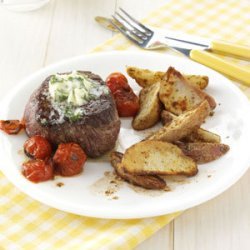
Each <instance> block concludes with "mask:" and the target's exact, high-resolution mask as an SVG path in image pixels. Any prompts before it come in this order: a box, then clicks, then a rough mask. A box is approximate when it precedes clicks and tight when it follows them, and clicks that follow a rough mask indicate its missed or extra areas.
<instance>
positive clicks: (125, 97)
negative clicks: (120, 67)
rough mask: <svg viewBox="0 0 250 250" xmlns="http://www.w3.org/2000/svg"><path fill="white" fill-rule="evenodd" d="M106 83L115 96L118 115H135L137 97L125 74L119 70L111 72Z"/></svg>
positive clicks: (137, 108) (137, 105) (137, 102)
mask: <svg viewBox="0 0 250 250" xmlns="http://www.w3.org/2000/svg"><path fill="white" fill-rule="evenodd" d="M106 84H107V86H108V87H109V89H110V91H111V92H112V94H113V96H114V98H115V102H116V108H117V111H118V114H119V116H121V117H128V116H135V115H136V113H137V112H138V110H139V99H138V97H137V96H136V95H135V93H134V92H133V90H132V89H131V87H130V86H129V84H128V80H127V78H126V76H124V75H123V74H121V73H119V72H115V73H112V74H110V75H109V76H108V78H107V80H106Z"/></svg>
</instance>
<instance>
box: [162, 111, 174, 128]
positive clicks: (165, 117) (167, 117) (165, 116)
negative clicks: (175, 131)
mask: <svg viewBox="0 0 250 250" xmlns="http://www.w3.org/2000/svg"><path fill="white" fill-rule="evenodd" d="M176 117H177V116H175V115H173V114H172V113H170V112H169V111H167V110H162V111H161V123H162V125H163V126H166V127H167V126H168V125H169V124H170V123H171V122H172V121H173V119H175V118H176Z"/></svg>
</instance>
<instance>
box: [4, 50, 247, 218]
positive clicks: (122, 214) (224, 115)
mask: <svg viewBox="0 0 250 250" xmlns="http://www.w3.org/2000/svg"><path fill="white" fill-rule="evenodd" d="M126 65H134V66H138V67H143V68H149V69H153V70H166V69H167V68H168V66H170V65H172V66H174V67H176V68H177V69H178V70H180V71H182V72H185V73H189V74H201V75H202V74H204V75H208V76H209V79H210V83H209V86H208V88H207V92H208V93H209V94H210V95H212V96H213V97H214V98H215V99H216V101H217V103H218V106H217V108H216V110H215V115H214V116H212V117H209V118H208V119H207V122H206V123H205V124H204V127H205V128H207V129H209V130H211V131H213V132H215V133H218V134H219V135H221V138H222V142H224V143H226V144H228V145H230V147H231V149H230V151H229V152H228V153H227V154H226V155H225V156H223V157H222V158H220V159H219V160H216V161H214V162H211V163H209V164H204V165H201V166H199V173H198V175H197V176H195V177H192V178H187V179H186V181H178V180H174V181H173V180H169V185H170V187H171V188H172V191H170V192H159V191H150V192H141V191H140V190H138V189H134V188H131V186H129V185H128V184H123V185H121V186H120V188H117V187H115V185H114V184H112V183H106V184H107V185H109V186H110V187H111V189H116V192H115V193H114V194H111V195H110V196H107V195H104V194H103V193H104V192H105V189H107V185H106V184H105V185H106V186H105V185H104V184H103V182H105V181H106V182H108V179H107V177H106V179H105V178H103V176H104V172H105V171H112V168H111V166H110V164H109V162H108V158H107V156H106V157H105V156H104V157H102V158H101V159H98V160H88V162H87V163H86V165H85V170H84V172H83V173H82V174H80V175H78V176H75V177H70V178H63V177H59V178H56V179H55V180H53V181H47V182H43V183H39V184H33V183H32V182H29V181H28V180H26V179H25V178H24V177H23V176H22V174H21V167H20V166H21V164H22V162H23V160H24V155H22V154H20V149H22V145H23V143H24V141H25V139H26V136H25V135H24V134H20V135H18V136H8V135H6V134H4V133H2V132H1V133H0V139H1V140H0V151H1V165H2V166H3V169H2V171H3V172H4V174H5V175H6V176H7V178H8V179H9V180H10V181H11V182H12V183H13V184H14V185H16V186H17V187H18V188H19V189H20V190H22V191H23V192H24V193H26V194H28V195H29V196H31V197H33V198H34V199H36V200H38V201H40V202H42V203H45V204H47V205H49V206H52V207H55V208H57V209H60V210H64V211H67V212H71V213H75V214H80V215H85V216H92V217H100V218H121V219H128V218H141V217H149V216H157V215H162V214H167V213H171V212H175V211H180V210H184V209H187V208H190V207H193V206H195V205H198V204H201V203H202V202H205V201H207V200H209V199H211V198H213V197H215V196H217V195H219V194H220V193H222V192H223V191H225V190H226V189H227V188H229V187H230V186H231V185H233V184H234V183H235V182H236V181H237V180H238V179H239V178H240V177H241V176H242V175H243V174H244V172H245V171H246V170H247V169H248V166H249V165H250V154H249V152H248V151H249V149H248V145H249V141H250V133H249V130H250V129H249V128H250V108H249V103H248V100H247V98H246V97H245V96H244V95H243V94H242V93H241V92H240V90H239V89H238V88H237V87H235V86H234V85H233V84H232V83H231V82H230V81H229V80H228V79H226V78H225V77H223V76H222V75H220V74H218V73H216V72H214V71H213V70H211V69H208V68H206V67H204V66H202V65H199V64H197V63H194V62H192V61H190V60H187V59H182V58H177V57H173V56H169V55H164V54H159V53H149V52H147V53H139V52H136V53H135V52H111V53H101V54H100V53H99V54H91V55H86V56H80V57H76V58H72V59H69V60H66V61H63V62H60V63H58V64H55V65H51V66H49V67H46V68H44V69H42V70H40V71H38V72H37V73H35V74H33V75H32V76H30V77H29V78H27V79H26V80H24V81H22V82H21V83H18V84H17V85H16V86H17V87H16V89H15V91H13V92H12V93H11V94H10V95H9V96H7V97H6V98H5V100H4V101H3V102H2V104H1V113H0V119H17V118H21V117H22V114H23V110H24V106H25V104H26V102H27V100H28V98H29V96H30V94H31V93H32V92H33V91H34V89H35V88H36V87H38V86H39V85H40V84H41V82H42V81H43V80H44V79H45V77H47V76H48V75H49V74H51V73H56V72H64V71H69V70H73V69H81V70H91V71H93V72H95V73H97V74H100V75H101V76H102V77H103V78H104V79H105V78H106V77H107V75H108V74H109V73H111V72H114V71H120V72H123V73H125V66H126ZM130 84H131V85H132V87H133V88H134V89H135V90H137V91H138V90H139V88H138V86H136V84H134V83H133V81H132V80H130ZM130 123H131V119H123V121H122V127H121V132H120V135H119V139H118V144H119V145H120V147H121V149H120V150H124V149H125V148H127V147H129V146H130V145H131V144H133V143H135V142H137V141H139V140H140V139H141V138H143V136H145V134H146V133H145V132H141V133H138V132H136V131H134V130H132V129H131V125H130ZM100 179H101V180H100ZM98 180H99V181H98ZM58 182H63V183H64V184H65V185H64V186H62V187H58V186H57V185H56V183H58ZM94 183H95V184H94ZM111 192H112V190H111ZM114 196H117V197H118V199H116V198H117V197H114Z"/></svg>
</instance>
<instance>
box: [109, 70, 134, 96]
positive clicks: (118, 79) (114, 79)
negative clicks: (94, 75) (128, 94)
mask: <svg viewBox="0 0 250 250" xmlns="http://www.w3.org/2000/svg"><path fill="white" fill-rule="evenodd" d="M106 84H107V86H108V87H109V89H110V91H111V93H112V94H114V93H115V92H116V91H117V90H121V89H123V90H130V86H129V85H128V80H127V78H126V76H124V75H123V74H122V73H119V72H114V73H112V74H110V75H109V76H108V77H107V79H106Z"/></svg>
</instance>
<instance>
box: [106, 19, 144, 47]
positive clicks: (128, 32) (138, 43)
mask: <svg viewBox="0 0 250 250" xmlns="http://www.w3.org/2000/svg"><path fill="white" fill-rule="evenodd" d="M112 17H113V18H114V19H115V21H116V22H117V23H119V24H120V25H121V26H119V25H117V24H116V23H115V22H113V21H112V20H110V23H111V24H112V25H114V26H115V27H116V28H117V29H118V30H119V31H120V32H121V33H122V34H123V35H124V36H126V37H127V38H128V39H129V40H130V41H132V42H133V43H135V44H137V45H138V46H140V45H141V44H142V43H143V41H142V40H141V41H139V40H137V39H135V38H134V37H133V34H131V32H130V31H129V30H127V29H122V28H121V27H124V26H123V24H122V23H120V22H119V20H118V19H117V18H116V17H114V16H112ZM138 38H139V37H138Z"/></svg>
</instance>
